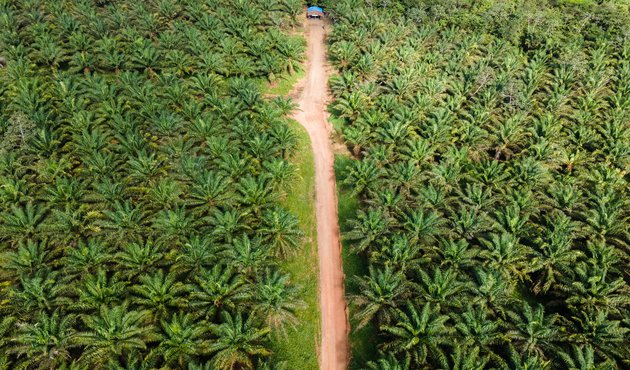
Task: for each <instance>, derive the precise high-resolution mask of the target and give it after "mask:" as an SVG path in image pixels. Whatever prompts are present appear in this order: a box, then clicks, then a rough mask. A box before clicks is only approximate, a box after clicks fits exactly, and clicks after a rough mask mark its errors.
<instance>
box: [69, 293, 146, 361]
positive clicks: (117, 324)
mask: <svg viewBox="0 0 630 370" xmlns="http://www.w3.org/2000/svg"><path fill="white" fill-rule="evenodd" d="M150 315H151V314H150V312H149V311H134V310H130V309H129V305H128V303H126V302H125V303H123V304H122V305H119V306H114V307H111V308H110V307H107V306H101V308H100V310H99V311H98V313H97V314H95V315H83V316H82V317H81V319H82V321H83V323H84V324H85V328H86V330H85V331H83V332H79V333H77V334H76V339H75V342H76V344H78V345H81V346H84V347H85V349H84V351H83V353H82V355H81V358H80V361H81V362H84V363H86V364H89V365H90V366H94V367H96V368H102V367H103V366H104V365H105V364H106V363H107V362H108V361H115V360H116V359H118V358H120V357H121V356H125V355H126V354H128V353H130V352H133V351H136V350H144V349H146V348H147V344H148V343H150V342H153V341H155V340H156V339H157V336H156V333H155V330H154V328H153V327H152V326H150V325H148V324H147V322H148V320H149V317H150Z"/></svg>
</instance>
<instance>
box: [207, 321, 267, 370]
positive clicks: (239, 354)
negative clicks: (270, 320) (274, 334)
mask: <svg viewBox="0 0 630 370" xmlns="http://www.w3.org/2000/svg"><path fill="white" fill-rule="evenodd" d="M221 320H222V323H221V324H212V325H210V328H209V329H210V332H211V333H212V334H213V335H214V336H215V339H213V340H212V342H211V344H210V346H209V347H208V350H209V351H210V352H211V353H212V354H213V357H212V364H213V366H214V367H215V368H216V369H234V368H241V369H253V368H254V360H255V359H256V358H259V357H265V356H269V355H271V351H270V350H269V349H268V348H267V347H266V346H265V339H266V337H267V336H268V335H269V332H270V331H271V330H270V329H269V328H268V327H259V326H257V325H256V323H255V322H254V316H253V315H250V316H245V317H244V316H243V314H241V313H240V312H237V313H236V314H233V315H232V314H230V313H228V312H227V311H223V312H222V313H221Z"/></svg>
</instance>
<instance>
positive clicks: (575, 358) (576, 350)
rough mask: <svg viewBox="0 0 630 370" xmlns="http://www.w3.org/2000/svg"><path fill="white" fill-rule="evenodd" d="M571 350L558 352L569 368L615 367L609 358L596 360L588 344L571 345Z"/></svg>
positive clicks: (597, 369) (606, 369)
mask: <svg viewBox="0 0 630 370" xmlns="http://www.w3.org/2000/svg"><path fill="white" fill-rule="evenodd" d="M571 348H572V351H571V352H569V353H567V352H559V353H558V357H559V358H560V360H562V362H563V363H564V365H565V366H566V367H567V369H569V370H612V369H615V368H616V366H615V363H614V361H612V360H610V359H605V360H599V361H598V360H596V357H595V351H594V350H593V347H591V346H590V345H585V346H577V345H575V344H574V345H573V346H572V347H571Z"/></svg>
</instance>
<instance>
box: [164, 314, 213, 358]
mask: <svg viewBox="0 0 630 370" xmlns="http://www.w3.org/2000/svg"><path fill="white" fill-rule="evenodd" d="M161 326H162V333H161V334H159V337H160V339H159V341H160V344H159V345H158V347H157V349H156V351H155V353H156V356H160V357H162V358H163V359H164V363H165V364H166V366H178V367H179V368H182V369H183V368H184V367H185V366H186V364H190V363H192V362H193V360H195V359H196V358H198V356H200V355H203V354H204V353H206V352H207V351H208V345H209V343H208V340H207V331H206V329H205V328H204V324H203V323H199V322H195V320H194V319H193V317H192V316H191V315H190V314H183V313H176V314H174V315H173V317H172V318H171V319H170V320H168V321H167V320H165V319H163V320H161Z"/></svg>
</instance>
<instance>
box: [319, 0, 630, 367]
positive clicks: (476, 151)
mask: <svg viewBox="0 0 630 370" xmlns="http://www.w3.org/2000/svg"><path fill="white" fill-rule="evenodd" d="M325 5H326V6H327V8H328V9H329V11H330V17H331V18H333V19H334V20H335V25H334V28H333V31H332V33H331V35H330V37H329V51H330V55H331V60H332V64H333V65H334V66H335V67H336V68H337V69H338V70H339V74H338V75H336V76H335V77H333V78H332V79H331V81H330V88H331V91H332V94H333V96H334V101H333V102H332V103H331V104H330V106H329V110H330V111H331V113H332V115H333V116H334V117H335V119H336V123H337V125H338V129H339V131H340V134H341V136H342V138H343V140H344V143H345V146H346V147H347V149H348V151H347V155H346V158H340V160H339V164H340V171H338V180H339V182H340V184H341V187H342V190H341V194H342V196H345V197H348V196H350V197H354V198H355V199H356V200H357V201H358V210H357V212H356V215H353V216H352V217H351V218H350V219H349V220H342V223H345V225H346V227H345V231H344V233H343V234H344V235H343V236H344V239H345V240H346V248H347V249H348V250H347V251H346V253H347V254H358V255H359V256H360V257H361V259H360V260H362V261H365V263H366V264H367V266H365V268H364V269H363V271H362V272H361V273H360V274H359V276H355V277H353V278H352V279H351V281H350V282H349V289H348V290H349V294H348V299H349V302H350V321H351V324H352V326H353V327H354V328H355V330H354V333H353V334H352V335H351V337H352V338H353V342H355V343H358V344H357V345H356V347H355V350H354V353H353V355H354V359H353V361H352V364H351V368H357V369H363V368H369V369H482V368H483V369H485V368H492V369H621V368H627V367H628V364H629V363H630V362H629V361H630V352H629V351H628V346H627V345H625V344H626V343H627V342H628V337H629V335H630V327H629V321H628V318H629V317H630V311H628V310H629V309H630V306H629V304H630V300H629V298H628V297H629V295H630V288H629V285H628V281H629V275H628V268H627V266H628V261H629V259H628V247H629V246H630V213H629V212H628V209H630V203H629V199H630V193H629V189H630V187H629V186H628V168H630V157H629V156H628V154H629V153H630V151H629V150H628V148H629V145H630V126H629V125H628V122H630V121H629V120H630V115H629V114H630V111H629V107H630V106H629V105H628V102H629V101H628V96H629V95H628V93H629V92H630V90H629V89H628V88H629V87H630V84H629V82H630V74H629V72H630V64H629V63H630V59H629V58H630V44H629V43H628V39H627V37H626V35H627V34H628V31H629V30H630V29H629V28H628V25H629V24H630V19H629V18H628V16H627V14H628V13H627V12H628V3H627V2H625V1H615V2H613V1H546V0H537V1H514V2H505V1H455V0H454V1H437V2H436V1H423V0H421V1H402V0H401V1H383V2H377V1H369V0H365V1H327V2H325ZM587 19H588V20H587ZM365 333H367V334H365ZM361 336H368V338H364V339H363V340H362V341H361V340H360V337H361ZM357 338H358V339H357ZM366 343H367V344H366ZM622 343H624V344H622Z"/></svg>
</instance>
